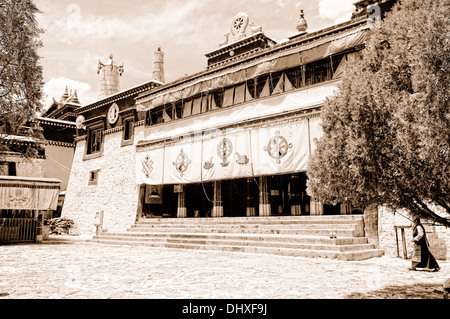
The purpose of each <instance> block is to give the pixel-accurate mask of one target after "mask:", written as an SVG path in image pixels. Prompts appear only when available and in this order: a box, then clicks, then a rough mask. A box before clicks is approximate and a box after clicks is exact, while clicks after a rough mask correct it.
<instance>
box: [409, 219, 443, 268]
mask: <svg viewBox="0 0 450 319" xmlns="http://www.w3.org/2000/svg"><path fill="white" fill-rule="evenodd" d="M412 228H413V230H412V231H413V242H414V252H413V256H412V262H411V268H410V269H411V270H427V271H438V270H439V269H440V267H439V265H438V263H437V261H436V258H434V256H433V254H432V253H431V251H430V246H429V244H428V240H427V235H426V233H425V228H424V227H423V225H422V224H421V223H420V218H419V217H415V218H414V220H413V222H412Z"/></svg>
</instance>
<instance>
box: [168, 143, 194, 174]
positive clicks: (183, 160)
mask: <svg viewBox="0 0 450 319" xmlns="http://www.w3.org/2000/svg"><path fill="white" fill-rule="evenodd" d="M191 163H192V161H191V160H190V159H189V157H188V156H187V155H186V154H185V153H184V151H183V149H181V151H180V154H178V156H177V158H176V160H175V162H173V163H172V164H173V165H174V166H175V168H176V169H177V171H178V172H180V174H181V176H183V173H184V172H186V170H187V169H188V167H189V164H191Z"/></svg>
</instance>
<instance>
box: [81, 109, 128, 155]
mask: <svg viewBox="0 0 450 319" xmlns="http://www.w3.org/2000/svg"><path fill="white" fill-rule="evenodd" d="M122 126H123V133H122V146H125V145H131V144H133V135H134V127H133V126H134V119H133V117H128V118H125V119H124V120H123V125H122ZM103 131H104V130H103V125H99V126H96V127H93V128H90V129H88V133H87V149H86V155H90V154H97V153H100V152H101V150H102V143H103Z"/></svg>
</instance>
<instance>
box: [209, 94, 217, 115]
mask: <svg viewBox="0 0 450 319" xmlns="http://www.w3.org/2000/svg"><path fill="white" fill-rule="evenodd" d="M209 105H210V110H211V111H214V110H217V109H218V107H217V105H216V101H215V100H214V94H210V95H209Z"/></svg>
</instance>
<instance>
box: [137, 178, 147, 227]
mask: <svg viewBox="0 0 450 319" xmlns="http://www.w3.org/2000/svg"><path fill="white" fill-rule="evenodd" d="M144 201H145V185H141V186H139V199H138V205H137V213H136V221H138V220H139V219H141V218H142V217H143V214H144V213H143V211H144Z"/></svg>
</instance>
